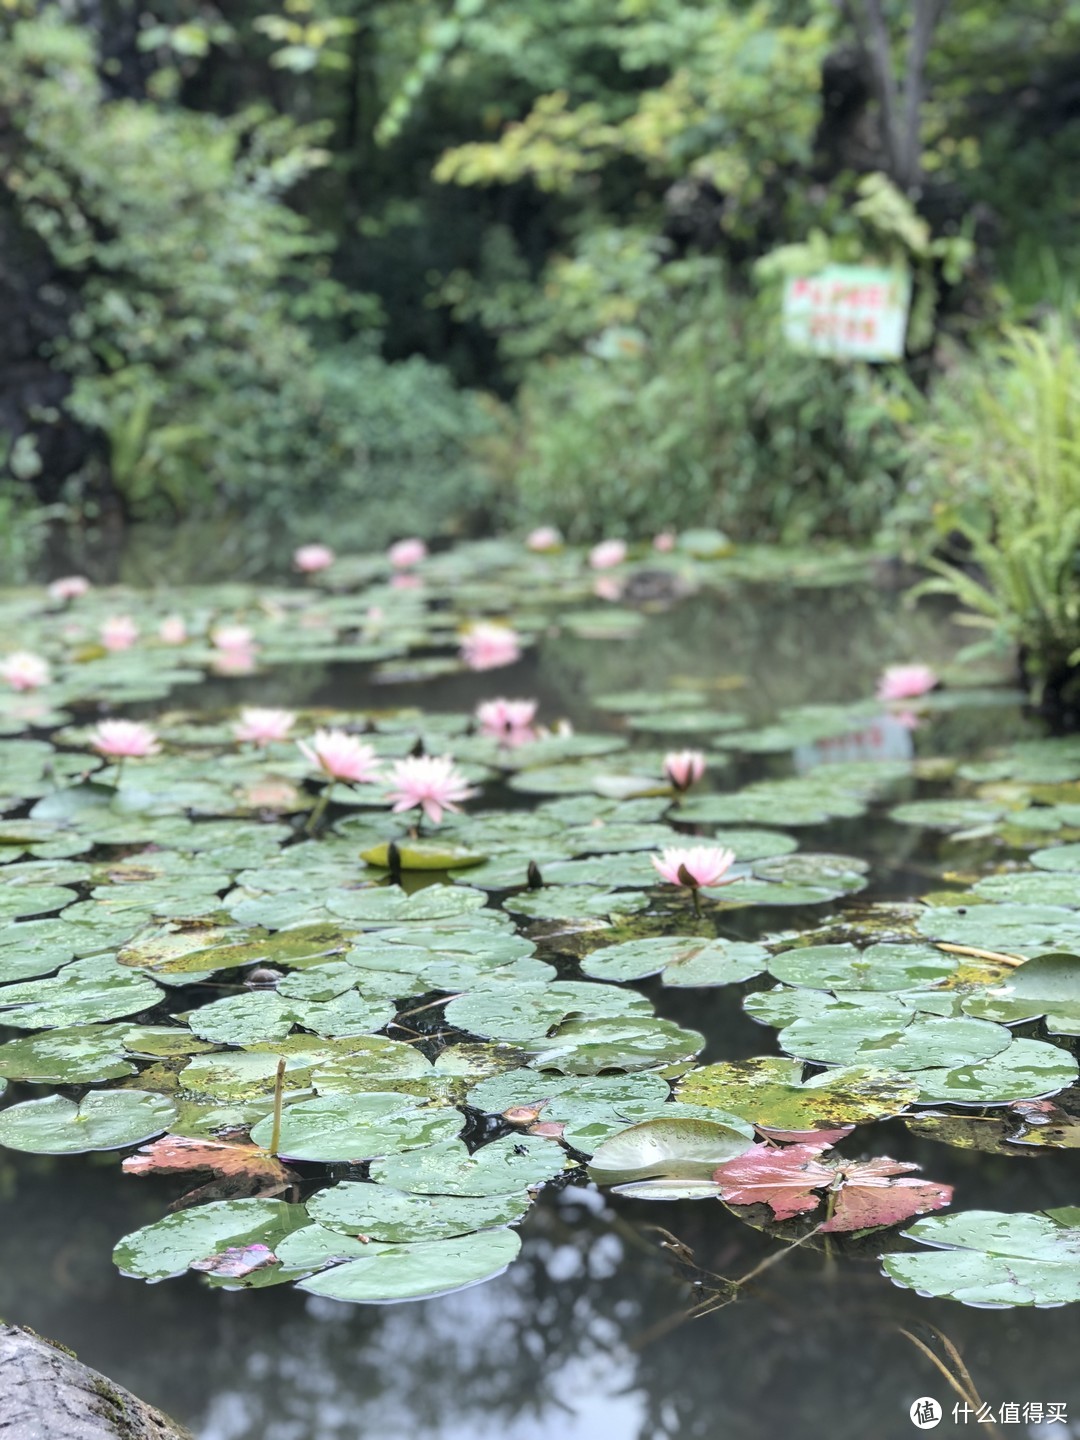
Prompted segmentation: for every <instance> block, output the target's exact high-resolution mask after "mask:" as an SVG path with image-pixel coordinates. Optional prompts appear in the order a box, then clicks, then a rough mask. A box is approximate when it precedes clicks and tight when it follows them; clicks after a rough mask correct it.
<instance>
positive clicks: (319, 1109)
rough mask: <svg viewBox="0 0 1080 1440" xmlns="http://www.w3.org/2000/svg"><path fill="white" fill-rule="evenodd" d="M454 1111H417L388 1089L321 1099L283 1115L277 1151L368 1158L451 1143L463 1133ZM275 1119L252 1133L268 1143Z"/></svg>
mask: <svg viewBox="0 0 1080 1440" xmlns="http://www.w3.org/2000/svg"><path fill="white" fill-rule="evenodd" d="M461 1125H462V1119H461V1116H460V1115H459V1114H458V1112H457V1111H456V1110H438V1109H427V1110H425V1109H420V1108H418V1107H417V1106H416V1105H415V1104H414V1102H413V1098H412V1097H411V1096H409V1095H401V1094H397V1093H394V1092H389V1091H369V1092H367V1093H363V1094H350V1095H320V1096H319V1097H318V1098H317V1099H315V1100H301V1101H298V1102H297V1103H295V1104H293V1105H290V1106H288V1107H287V1109H286V1110H285V1112H284V1114H283V1115H282V1117H281V1141H280V1144H279V1147H278V1153H279V1154H281V1155H284V1156H285V1157H286V1158H287V1159H290V1160H320V1161H322V1162H324V1163H328V1162H331V1161H359V1160H370V1159H372V1158H373V1157H374V1156H377V1155H396V1154H399V1153H401V1152H402V1151H404V1150H414V1149H418V1148H420V1147H422V1146H431V1145H437V1144H439V1143H440V1142H441V1141H444V1140H452V1139H453V1138H455V1137H456V1135H457V1134H458V1131H459V1130H460V1129H461ZM272 1126H273V1120H272V1118H271V1117H270V1116H267V1118H266V1119H265V1120H260V1121H259V1123H258V1125H256V1126H255V1127H254V1129H253V1130H252V1132H251V1138H252V1140H253V1141H254V1142H255V1144H256V1145H263V1146H265V1145H268V1144H269V1143H270V1134H271V1129H272Z"/></svg>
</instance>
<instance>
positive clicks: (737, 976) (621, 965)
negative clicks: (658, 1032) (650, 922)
mask: <svg viewBox="0 0 1080 1440" xmlns="http://www.w3.org/2000/svg"><path fill="white" fill-rule="evenodd" d="M767 960H768V952H767V951H766V950H764V949H763V948H762V947H761V946H760V945H740V944H738V943H737V942H735V941H730V940H706V939H701V938H699V937H696V936H689V935H660V936H655V937H653V938H651V939H645V940H627V941H625V942H624V943H623V944H621V945H605V946H603V947H601V948H600V949H599V950H593V951H591V952H590V953H589V954H588V955H586V957H585V959H584V960H583V961H582V962H581V968H582V970H583V971H584V972H585V974H586V975H591V976H592V977H593V978H594V979H596V980H642V979H644V978H645V977H646V976H648V975H655V974H657V973H658V972H660V971H663V977H664V984H665V985H679V986H686V985H730V984H735V983H738V982H739V981H742V980H749V979H750V978H751V976H753V975H757V974H759V973H760V971H761V970H762V968H763V967H764V965H765V963H766V961H767Z"/></svg>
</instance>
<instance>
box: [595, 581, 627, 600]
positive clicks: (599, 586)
mask: <svg viewBox="0 0 1080 1440" xmlns="http://www.w3.org/2000/svg"><path fill="white" fill-rule="evenodd" d="M592 588H593V594H594V595H595V596H596V598H597V599H598V600H610V601H612V602H615V603H617V602H618V601H619V600H621V599H622V597H623V583H622V581H621V580H617V579H616V578H615V576H614V575H598V576H597V577H596V579H595V580H594V581H593V587H592Z"/></svg>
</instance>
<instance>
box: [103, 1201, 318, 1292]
mask: <svg viewBox="0 0 1080 1440" xmlns="http://www.w3.org/2000/svg"><path fill="white" fill-rule="evenodd" d="M308 1223H309V1222H308V1214H307V1211H306V1210H305V1209H304V1207H303V1206H302V1205H286V1204H285V1203H284V1201H281V1200H216V1201H212V1202H211V1203H210V1204H208V1205H197V1206H195V1207H193V1208H192V1209H190V1210H180V1211H177V1212H176V1213H174V1214H172V1215H166V1216H164V1217H163V1218H162V1219H161V1220H155V1221H154V1223H153V1224H152V1225H144V1226H143V1228H142V1229H141V1230H135V1231H133V1232H132V1234H130V1235H125V1236H124V1238H123V1239H122V1240H121V1241H120V1242H119V1243H118V1245H117V1246H116V1249H115V1250H114V1251H113V1260H114V1261H115V1263H116V1265H117V1267H118V1268H119V1269H120V1270H121V1271H122V1272H123V1274H125V1275H134V1276H135V1277H136V1278H137V1279H140V1280H167V1279H169V1278H170V1276H173V1275H181V1274H183V1272H184V1271H185V1270H187V1269H188V1267H189V1266H191V1265H193V1264H194V1263H195V1262H196V1261H198V1260H205V1259H207V1258H208V1257H209V1256H211V1255H215V1254H220V1253H221V1252H222V1251H224V1250H227V1249H232V1248H234V1247H235V1248H241V1247H244V1246H247V1245H253V1244H261V1245H266V1246H268V1247H269V1249H270V1250H271V1251H273V1250H274V1248H275V1246H276V1245H278V1244H279V1243H280V1242H281V1241H282V1240H284V1238H285V1236H286V1235H290V1234H291V1233H292V1232H293V1231H294V1230H299V1229H300V1228H301V1227H302V1226H304V1225H307V1224H308Z"/></svg>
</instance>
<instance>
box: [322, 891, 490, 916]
mask: <svg viewBox="0 0 1080 1440" xmlns="http://www.w3.org/2000/svg"><path fill="white" fill-rule="evenodd" d="M486 904H487V896H486V895H485V894H484V892H483V891H482V890H471V889H468V888H466V887H465V886H463V885H427V886H425V887H424V889H423V890H417V891H415V892H414V893H413V894H411V895H409V894H406V892H405V891H404V890H401V889H399V888H398V886H396V885H387V886H383V887H379V888H374V889H369V890H344V891H338V892H336V893H335V894H333V895H331V896H330V897H329V899H328V900H327V909H328V910H331V911H332V912H333V913H334V914H335V915H340V916H342V917H343V918H344V919H346V920H355V921H357V923H358V924H361V925H391V924H394V925H399V924H401V923H402V921H426V920H443V919H447V918H449V917H451V916H456V915H469V914H471V913H472V912H473V911H474V910H481V909H483V907H484V906H485V905H486Z"/></svg>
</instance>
